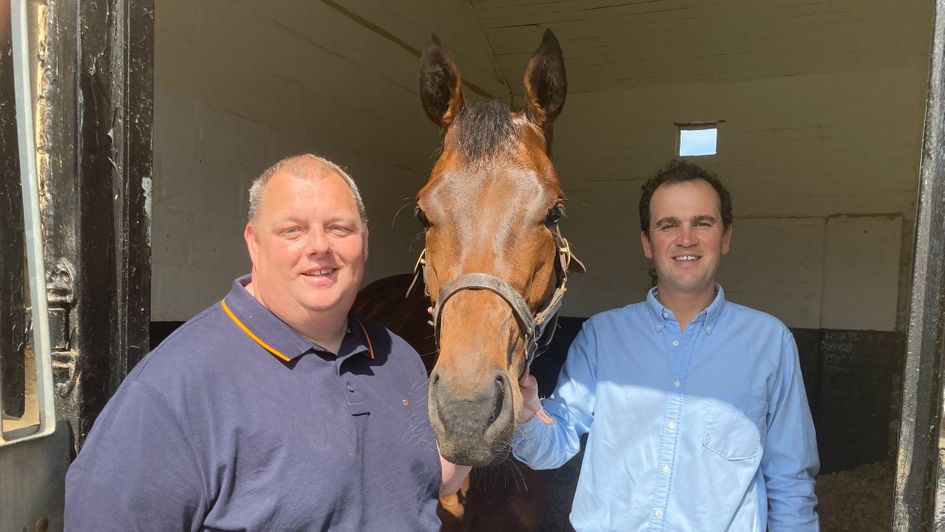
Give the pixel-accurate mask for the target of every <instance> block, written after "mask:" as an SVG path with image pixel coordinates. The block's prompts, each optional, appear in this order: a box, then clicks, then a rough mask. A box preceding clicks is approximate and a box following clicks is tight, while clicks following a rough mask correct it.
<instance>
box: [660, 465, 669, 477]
mask: <svg viewBox="0 0 945 532" xmlns="http://www.w3.org/2000/svg"><path fill="white" fill-rule="evenodd" d="M660 471H662V472H663V474H664V475H668V474H669V466H668V465H664V466H663V467H661V468H660Z"/></svg>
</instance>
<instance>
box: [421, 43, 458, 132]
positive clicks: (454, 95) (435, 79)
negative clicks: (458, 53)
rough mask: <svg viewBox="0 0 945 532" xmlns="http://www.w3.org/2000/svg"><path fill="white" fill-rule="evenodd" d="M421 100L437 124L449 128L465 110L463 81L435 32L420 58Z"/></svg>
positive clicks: (431, 118) (424, 108) (425, 109)
mask: <svg viewBox="0 0 945 532" xmlns="http://www.w3.org/2000/svg"><path fill="white" fill-rule="evenodd" d="M420 101H421V102H423V110H424V111H426V113H427V116H429V117H430V120H432V121H433V123H434V124H437V125H439V126H441V127H446V126H448V125H450V124H451V123H452V122H453V120H455V119H456V117H457V116H459V112H460V111H462V109H463V80H462V78H461V77H460V76H459V69H458V68H456V65H455V64H454V63H453V61H452V60H451V59H450V57H449V55H447V53H446V50H444V49H443V45H441V44H440V38H439V37H437V36H436V34H435V33H434V34H433V35H432V36H431V37H430V42H429V43H427V46H426V48H424V50H423V55H422V56H420Z"/></svg>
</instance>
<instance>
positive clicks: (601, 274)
mask: <svg viewBox="0 0 945 532" xmlns="http://www.w3.org/2000/svg"><path fill="white" fill-rule="evenodd" d="M914 41H915V46H914V49H913V51H914V54H913V55H912V56H910V57H904V58H902V60H901V61H900V65H901V66H900V67H899V68H888V69H877V70H864V71H853V72H838V73H813V74H809V75H792V76H783V77H778V78H772V79H757V80H733V81H724V82H718V83H706V82H701V83H691V84H673V85H659V86H642V87H633V88H628V89H623V90H613V91H602V92H589V93H579V94H573V95H571V96H569V99H568V103H567V107H566V110H565V113H564V115H563V116H562V117H561V118H560V119H559V123H557V124H556V126H555V160H556V164H557V167H558V170H559V174H560V175H561V178H562V182H563V184H564V188H565V191H566V193H567V194H568V198H569V201H568V218H567V220H566V221H565V222H564V224H563V232H564V233H565V235H566V236H568V238H569V240H570V241H571V243H572V245H573V246H574V248H575V249H576V250H577V252H578V254H579V256H580V257H581V258H582V259H583V260H584V261H585V263H586V264H587V265H588V270H589V271H588V273H587V274H585V275H582V276H575V277H574V280H573V288H572V289H571V290H570V291H569V294H568V298H567V300H566V303H565V308H564V312H565V314H567V315H570V316H587V315H589V314H591V313H594V312H597V311H599V310H601V309H605V308H610V307H615V306H620V305H623V304H626V303H627V302H631V301H636V300H639V299H641V298H642V296H643V294H644V292H645V290H646V289H647V288H648V287H649V286H650V277H649V275H648V268H649V264H648V262H647V261H646V259H645V258H644V257H643V254H642V251H641V247H640V225H639V217H638V214H637V213H638V202H639V198H640V187H641V185H642V184H643V182H644V181H645V180H646V179H648V178H649V177H652V176H653V175H654V174H655V172H656V170H657V169H658V168H660V167H661V166H663V165H664V164H665V163H666V162H667V161H668V160H670V159H671V158H672V157H673V155H674V153H675V150H676V131H677V127H676V125H675V123H692V122H704V121H724V122H722V123H721V124H720V126H719V141H718V144H719V145H718V154H717V155H716V156H713V157H693V158H691V160H693V162H696V163H697V164H700V165H702V166H704V167H705V168H707V169H709V170H710V171H713V172H716V173H717V174H718V175H719V176H720V177H721V179H722V180H723V182H724V183H725V184H726V186H727V187H728V188H729V190H730V191H731V193H732V197H733V203H734V215H735V222H734V237H733V243H732V251H731V253H730V254H729V256H728V257H726V258H725V259H724V260H723V263H722V272H721V282H722V284H723V286H724V287H725V289H726V292H727V294H728V296H729V297H730V299H733V300H735V301H737V302H740V303H743V304H746V305H749V306H753V307H756V308H759V309H762V310H765V311H767V312H770V313H772V314H775V315H776V316H778V317H780V318H781V319H782V320H783V321H784V322H785V323H787V324H788V325H789V326H791V327H802V328H813V329H819V328H832V329H856V330H880V331H892V330H896V329H899V330H901V329H902V326H903V324H904V323H903V322H904V320H903V318H902V316H903V309H904V306H903V303H902V302H903V301H905V299H906V298H907V296H908V294H907V293H906V292H907V290H908V279H909V275H910V274H911V271H910V270H911V268H910V265H911V261H910V257H909V254H910V252H911V246H912V231H913V224H914V214H915V213H914V210H915V197H916V182H917V175H918V165H919V158H920V151H921V140H922V123H923V116H924V115H923V113H924V97H925V91H926V83H927V80H926V76H927V58H928V49H927V46H928V35H917V36H916V37H915V39H914ZM880 46H881V45H880ZM923 47H925V48H923Z"/></svg>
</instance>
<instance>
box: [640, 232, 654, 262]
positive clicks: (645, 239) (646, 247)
mask: <svg viewBox="0 0 945 532" xmlns="http://www.w3.org/2000/svg"><path fill="white" fill-rule="evenodd" d="M640 243H642V244H643V255H645V256H646V258H648V259H650V260H653V246H652V244H651V243H650V235H648V234H646V231H640Z"/></svg>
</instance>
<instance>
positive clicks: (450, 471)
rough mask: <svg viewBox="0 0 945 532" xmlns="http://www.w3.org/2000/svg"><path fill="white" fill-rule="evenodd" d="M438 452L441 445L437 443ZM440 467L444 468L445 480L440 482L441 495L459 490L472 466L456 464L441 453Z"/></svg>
mask: <svg viewBox="0 0 945 532" xmlns="http://www.w3.org/2000/svg"><path fill="white" fill-rule="evenodd" d="M436 452H437V453H439V452H440V446H439V445H437V448H436ZM440 468H441V469H442V470H443V480H442V481H441V482H440V497H445V496H447V495H452V494H454V493H456V492H457V491H459V487H460V486H462V485H463V480H465V479H466V476H467V475H469V472H470V471H471V470H472V467H470V466H465V465H456V464H454V463H453V462H450V461H449V460H447V459H446V458H443V455H442V454H441V455H440Z"/></svg>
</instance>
